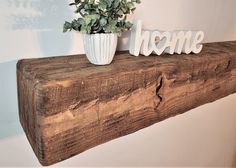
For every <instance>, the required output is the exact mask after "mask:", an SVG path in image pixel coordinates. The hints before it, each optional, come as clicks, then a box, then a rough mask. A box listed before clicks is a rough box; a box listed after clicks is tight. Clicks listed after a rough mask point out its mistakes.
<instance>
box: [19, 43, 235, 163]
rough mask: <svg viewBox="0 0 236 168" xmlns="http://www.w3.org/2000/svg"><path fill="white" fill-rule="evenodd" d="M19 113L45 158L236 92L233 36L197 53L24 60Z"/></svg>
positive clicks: (89, 145)
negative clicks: (96, 61) (104, 61)
mask: <svg viewBox="0 0 236 168" xmlns="http://www.w3.org/2000/svg"><path fill="white" fill-rule="evenodd" d="M17 77H18V80H17V81H18V97H19V116H20V121H21V124H22V127H23V129H24V131H25V133H26V135H27V138H28V140H29V142H30V144H31V146H32V148H33V150H34V152H35V154H36V155H37V157H38V159H39V161H40V162H41V164H42V165H51V164H54V163H57V162H59V161H62V160H64V159H67V158H69V157H71V156H73V155H76V154H79V153H81V152H83V151H85V150H87V149H89V148H92V147H95V146H97V145H99V144H102V143H105V142H107V141H110V140H112V139H115V138H118V137H121V136H124V135H127V134H131V133H133V132H136V131H138V130H140V129H142V128H145V127H148V126H150V125H152V124H155V123H157V122H159V121H162V120H164V119H167V118H169V117H173V116H175V115H177V114H181V113H184V112H187V111H188V110H190V109H193V108H195V107H198V106H200V105H203V104H206V103H209V102H212V101H215V100H217V99H220V98H223V97H225V96H227V95H230V94H232V93H235V92H236V42H222V43H211V44H205V47H204V49H203V51H202V53H201V54H199V55H172V56H170V55H163V56H154V55H152V56H150V57H144V56H140V57H133V56H130V55H129V54H128V53H127V52H119V53H117V54H116V56H115V59H114V61H113V63H112V64H111V65H108V66H94V65H92V64H90V63H89V62H88V61H87V59H86V57H85V55H75V56H62V57H52V58H40V59H26V60H20V61H19V62H18V64H17Z"/></svg>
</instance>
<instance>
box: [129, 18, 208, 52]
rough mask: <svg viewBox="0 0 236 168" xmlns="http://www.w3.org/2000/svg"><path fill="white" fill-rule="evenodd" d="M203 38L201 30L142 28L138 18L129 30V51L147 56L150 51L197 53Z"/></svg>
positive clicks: (201, 46) (200, 48)
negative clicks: (170, 30)
mask: <svg viewBox="0 0 236 168" xmlns="http://www.w3.org/2000/svg"><path fill="white" fill-rule="evenodd" d="M203 39H204V33H203V32H202V31H172V32H169V31H159V30H142V22H141V21H140V20H138V21H135V23H134V26H133V28H132V31H131V38H130V49H129V52H130V54H131V55H134V56H139V54H142V55H145V56H149V55H150V54H152V53H155V54H157V55H161V54H162V53H168V54H174V53H177V54H181V53H185V54H190V53H191V52H193V53H195V54H198V53H200V52H201V50H202V48H203V45H202V41H203Z"/></svg>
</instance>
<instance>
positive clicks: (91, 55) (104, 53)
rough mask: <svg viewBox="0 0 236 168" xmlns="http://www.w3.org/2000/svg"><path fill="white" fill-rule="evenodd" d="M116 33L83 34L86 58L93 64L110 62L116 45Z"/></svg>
mask: <svg viewBox="0 0 236 168" xmlns="http://www.w3.org/2000/svg"><path fill="white" fill-rule="evenodd" d="M117 39H118V37H117V34H112V33H110V34H84V35H83V40H84V50H85V53H86V56H87V58H88V60H89V61H90V62H91V63H92V64H95V65H107V64H110V63H111V62H112V60H113V58H114V55H115V52H116V47H117Z"/></svg>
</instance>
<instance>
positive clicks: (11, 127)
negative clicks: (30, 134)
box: [0, 60, 22, 139]
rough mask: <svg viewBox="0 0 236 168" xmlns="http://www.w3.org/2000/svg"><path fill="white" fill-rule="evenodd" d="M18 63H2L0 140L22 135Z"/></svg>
mask: <svg viewBox="0 0 236 168" xmlns="http://www.w3.org/2000/svg"><path fill="white" fill-rule="evenodd" d="M16 63H17V61H16V60H15V61H10V62H5V63H0V79H1V82H0V116H1V117H0V139H2V138H6V137H9V136H13V135H17V134H20V133H22V129H21V127H20V123H19V118H18V103H17V86H16Z"/></svg>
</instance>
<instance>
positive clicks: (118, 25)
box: [63, 0, 141, 34]
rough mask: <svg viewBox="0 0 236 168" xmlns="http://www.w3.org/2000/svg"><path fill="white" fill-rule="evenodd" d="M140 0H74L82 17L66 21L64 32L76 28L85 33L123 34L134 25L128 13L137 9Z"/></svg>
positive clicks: (73, 4)
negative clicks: (129, 19)
mask: <svg viewBox="0 0 236 168" xmlns="http://www.w3.org/2000/svg"><path fill="white" fill-rule="evenodd" d="M139 3H141V1H140V0H74V2H73V3H71V4H70V5H71V6H75V7H76V10H75V13H77V14H79V15H80V16H81V17H78V19H74V20H73V21H72V22H67V21H66V22H65V24H64V29H63V32H67V31H71V30H75V31H79V32H81V33H83V34H96V33H117V34H121V33H122V32H124V31H127V30H129V29H130V28H131V27H132V23H131V22H129V21H127V15H128V14H131V13H132V12H133V11H134V10H135V9H136V7H135V5H136V4H139Z"/></svg>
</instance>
